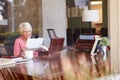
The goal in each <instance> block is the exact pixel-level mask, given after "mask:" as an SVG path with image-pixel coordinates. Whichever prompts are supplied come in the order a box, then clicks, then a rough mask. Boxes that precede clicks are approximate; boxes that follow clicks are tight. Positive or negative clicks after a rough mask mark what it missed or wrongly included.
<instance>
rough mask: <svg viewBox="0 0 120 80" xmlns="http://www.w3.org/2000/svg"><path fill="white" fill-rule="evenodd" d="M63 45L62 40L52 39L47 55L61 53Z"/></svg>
mask: <svg viewBox="0 0 120 80" xmlns="http://www.w3.org/2000/svg"><path fill="white" fill-rule="evenodd" d="M63 44H64V38H52V39H51V43H50V47H49V54H52V53H54V52H58V51H61V50H62V49H63Z"/></svg>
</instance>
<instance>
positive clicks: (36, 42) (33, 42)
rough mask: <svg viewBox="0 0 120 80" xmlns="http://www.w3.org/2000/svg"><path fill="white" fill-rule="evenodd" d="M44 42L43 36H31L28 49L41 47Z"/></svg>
mask: <svg viewBox="0 0 120 80" xmlns="http://www.w3.org/2000/svg"><path fill="white" fill-rule="evenodd" d="M42 44H43V38H29V39H28V40H27V44H26V47H27V48H28V49H35V48H40V47H41V46H42Z"/></svg>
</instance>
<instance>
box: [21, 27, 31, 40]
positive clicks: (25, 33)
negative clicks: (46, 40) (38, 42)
mask: <svg viewBox="0 0 120 80" xmlns="http://www.w3.org/2000/svg"><path fill="white" fill-rule="evenodd" d="M31 35H32V31H31V30H30V29H27V28H24V29H23V31H22V33H21V36H22V37H23V38H24V39H28V38H30V37H31Z"/></svg>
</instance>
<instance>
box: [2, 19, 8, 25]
mask: <svg viewBox="0 0 120 80" xmlns="http://www.w3.org/2000/svg"><path fill="white" fill-rule="evenodd" d="M0 25H8V20H7V19H4V20H0Z"/></svg>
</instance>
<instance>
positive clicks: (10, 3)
mask: <svg viewBox="0 0 120 80" xmlns="http://www.w3.org/2000/svg"><path fill="white" fill-rule="evenodd" d="M119 4H120V1H119V0H115V1H114V0H59V1H58V0H52V1H48V0H34V1H31V0H0V56H1V58H2V57H3V58H6V57H8V56H9V57H11V56H12V58H13V56H14V45H15V39H17V38H18V37H19V36H20V33H19V25H20V23H22V22H29V23H30V24H31V26H32V37H34V38H35V39H37V38H43V44H42V45H44V46H42V47H41V48H43V50H42V49H40V50H39V49H38V48H37V49H35V50H34V49H33V51H37V52H38V54H39V57H37V58H34V57H33V58H32V61H29V60H28V59H27V60H26V59H24V61H19V62H20V65H19V64H14V66H13V65H12V67H11V66H10V67H9V66H7V68H8V69H6V67H5V69H6V74H5V76H4V74H3V73H4V71H5V70H3V68H1V67H0V71H1V72H0V76H1V79H3V80H4V79H5V80H6V79H8V78H9V79H11V80H13V79H18V80H19V79H21V78H22V79H23V80H24V78H25V77H27V78H28V79H29V80H33V79H34V80H39V79H43V80H44V79H45V80H46V79H47V80H54V79H56V80H76V79H78V80H106V78H108V79H113V80H114V79H115V78H116V77H119V73H120V68H119V67H120V66H119V62H120V59H119V56H120V55H119V54H120V50H119V46H120V41H119V40H120V36H119V32H120V28H119V27H120V24H119V22H120V17H119V16H120V14H119V11H120V7H119V6H118V5H119ZM50 31H51V32H50ZM98 38H99V39H100V40H98ZM103 38H104V39H106V40H107V42H108V44H107V43H106V45H105V46H106V49H105V51H104V50H103V49H102V47H101V45H100V42H102V39H103ZM45 48H46V49H45ZM31 50H32V49H31ZM92 50H93V54H91V52H92ZM23 52H24V51H23ZM19 57H20V56H19ZM22 57H23V56H22ZM20 59H21V58H20ZM19 62H18V63H19ZM21 62H25V63H21ZM28 65H30V66H29V67H30V68H28ZM31 65H32V66H31ZM35 65H36V67H37V68H36V70H34V68H35ZM39 66H40V67H39ZM27 68H28V70H27ZM13 69H14V70H16V71H14V70H13ZM17 69H18V70H17ZM22 69H23V70H22ZM9 71H10V72H9ZM40 72H41V73H40ZM17 73H19V74H21V75H22V76H20V75H17ZM14 75H16V76H14ZM113 75H116V76H113ZM7 76H9V77H7Z"/></svg>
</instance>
